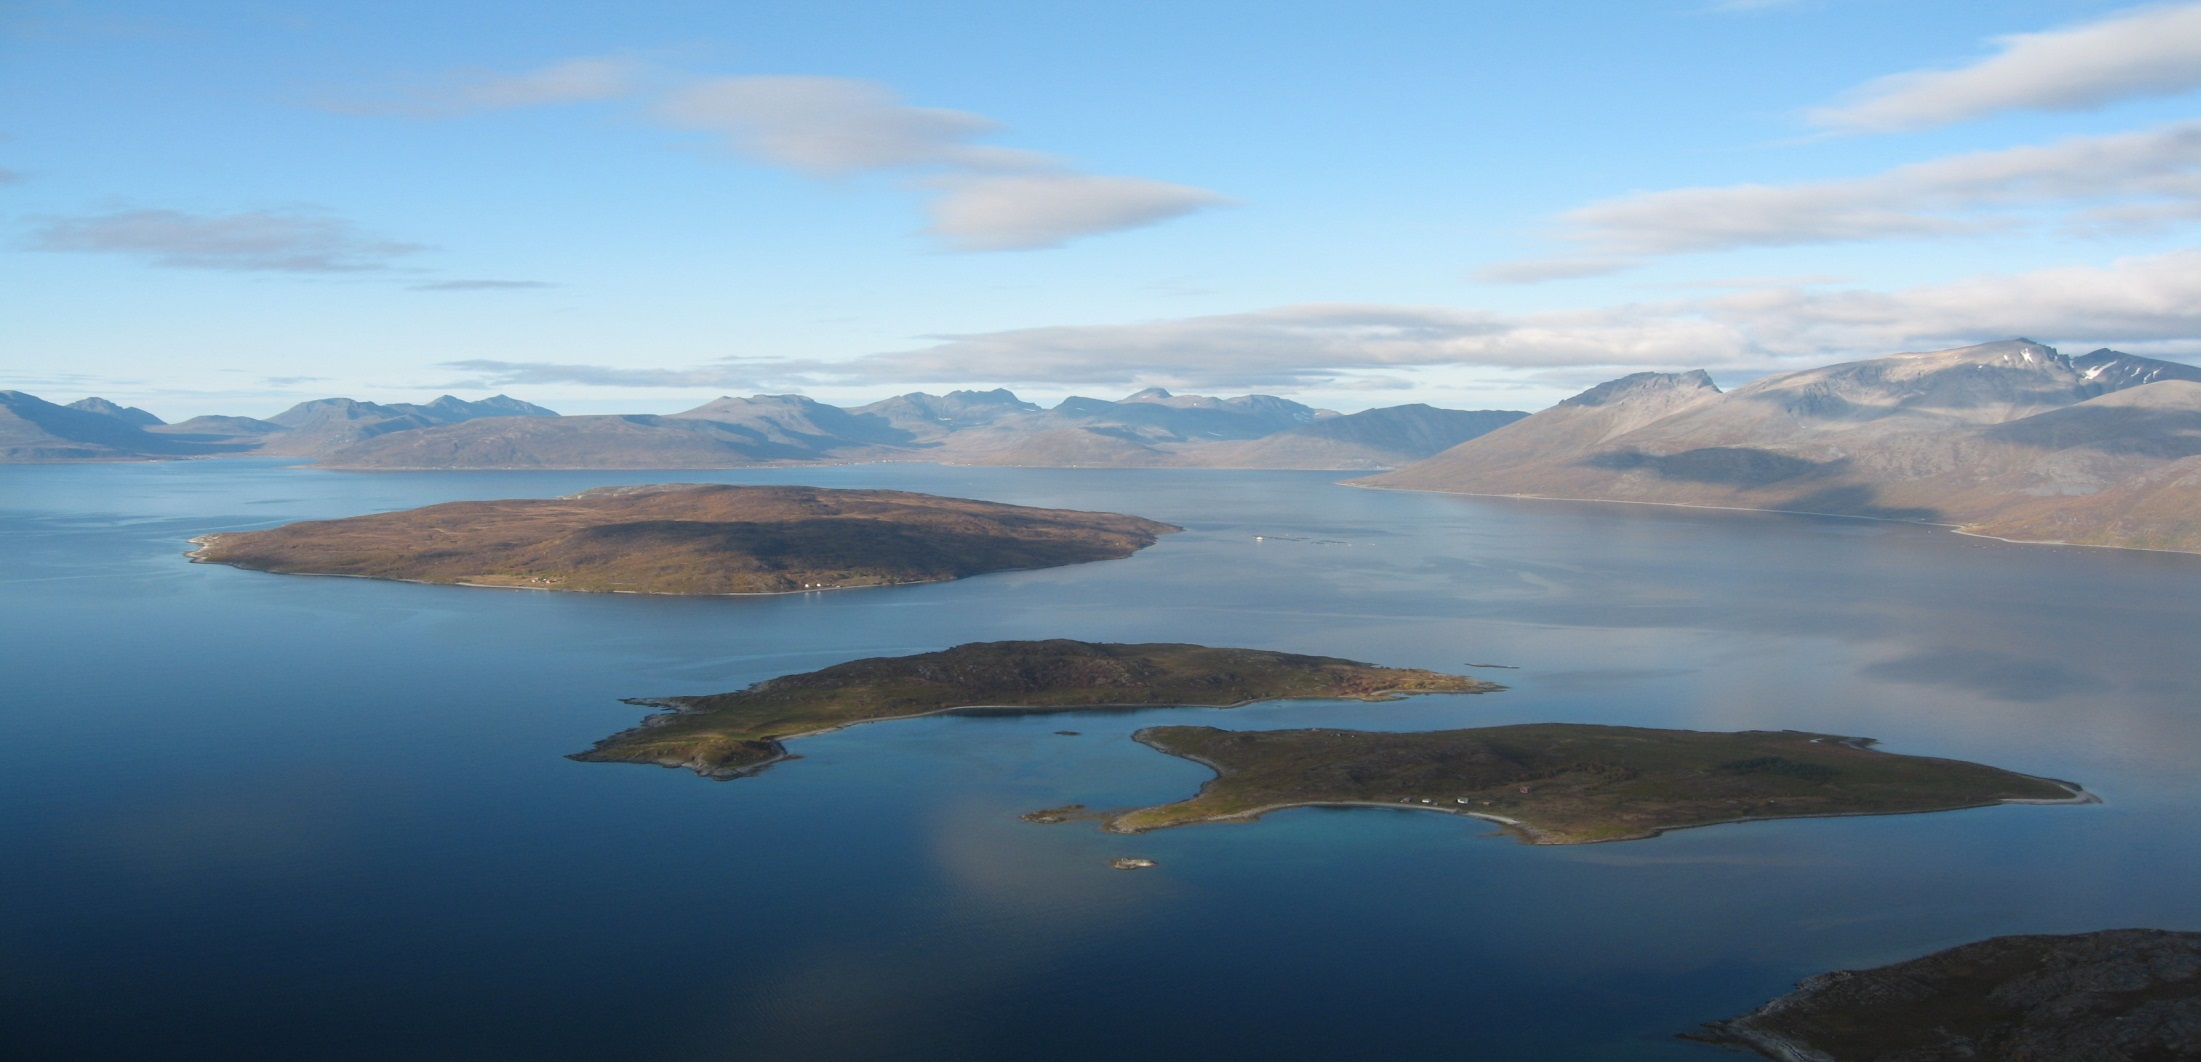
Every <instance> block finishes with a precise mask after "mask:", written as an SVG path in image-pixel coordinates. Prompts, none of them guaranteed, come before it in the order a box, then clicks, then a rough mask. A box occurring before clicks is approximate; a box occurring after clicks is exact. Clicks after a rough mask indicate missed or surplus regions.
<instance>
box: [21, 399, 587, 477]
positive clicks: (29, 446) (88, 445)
mask: <svg viewBox="0 0 2201 1062" xmlns="http://www.w3.org/2000/svg"><path fill="white" fill-rule="evenodd" d="M557 415H558V414H556V413H554V412H552V411H550V410H547V409H544V408H543V407H541V406H538V405H533V404H531V403H527V402H522V401H520V400H518V399H515V398H508V397H506V396H504V395H497V396H495V397H493V398H486V399H483V400H481V401H479V402H467V401H464V400H462V399H458V398H454V397H452V396H450V395H445V396H443V397H441V398H438V399H436V400H435V401H433V402H429V403H426V404H423V405H414V404H412V403H403V402H400V403H392V404H390V405H377V404H375V403H373V402H355V401H353V400H351V399H348V398H325V399H319V400H316V401H312V402H301V403H299V404H298V405H295V406H292V407H291V408H290V409H287V410H285V411H283V412H282V413H279V414H277V415H275V416H274V417H271V418H269V419H267V420H255V419H253V418H251V417H220V416H209V417H193V418H191V419H190V420H187V421H184V422H182V423H180V424H164V423H162V422H161V419H160V418H159V417H156V416H154V415H153V414H151V413H148V412H146V411H145V410H142V409H137V408H135V407H129V406H121V405H117V404H116V403H113V402H110V401H108V400H106V399H104V398H86V399H82V400H80V401H77V402H73V403H71V404H69V405H66V406H62V405H56V404H54V403H52V402H48V401H46V400H44V399H41V398H38V397H36V396H34V395H27V394H24V393H22V392H20V391H4V392H0V463H31V462H40V463H42V462H56V461H145V460H161V459H171V458H178V457H214V456H221V455H234V454H243V453H255V454H267V455H275V456H293V457H317V456H320V455H322V454H325V453H328V452H331V451H333V450H336V449H340V448H342V447H345V446H349V445H352V444H354V443H357V442H359V441H361V440H364V439H368V438H373V437H375V436H377V435H384V434H389V433H392V432H404V431H414V430H418V429H422V428H428V427H434V426H438V425H444V424H454V423H461V422H465V421H469V420H476V419H483V418H491V417H499V418H501V417H529V418H554V417H556V416H557Z"/></svg>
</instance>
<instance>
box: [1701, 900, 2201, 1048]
mask: <svg viewBox="0 0 2201 1062" xmlns="http://www.w3.org/2000/svg"><path fill="white" fill-rule="evenodd" d="M1685 1038H1686V1039H1691V1040H1702V1041H1705V1042H1708V1043H1717V1044H1728V1045H1733V1046H1738V1047H1746V1048H1749V1049H1750V1050H1753V1051H1756V1052H1757V1053H1759V1054H1761V1055H1764V1056H1765V1057H1767V1058H1775V1059H1840V1060H1844V1062H1848V1060H1851V1059H1857V1060H1878V1059H1886V1060H1891V1062H1892V1060H1903V1062H1957V1060H1959V1059H2041V1060H2047V1059H2165V1060H2168V1059H2179V1058H2201V933H2177V932H2171V931H2169V930H2162V929H2110V930H2103V931H2101V932H2097V933H2077V934H2073V935H2070V936H2022V937H1996V938H1995V939H1993V940H1982V941H1978V942H1976V943H1972V944H1964V945H1960V946H1958V947H1954V948H1950V949H1948V950H1947V951H1937V952H1935V953H1933V954H1931V955H1926V956H1923V957H1920V958H1916V959H1911V960H1909V961H1907V962H1899V963H1895V964H1893V965H1890V966H1881V967H1877V968H1875V969H1870V970H1837V971H1835V972H1833V973H1824V974H1819V975H1816V976H1814V977H1810V978H1806V979H1805V980H1804V981H1802V982H1801V983H1799V984H1798V985H1797V986H1796V991H1794V992H1791V993H1789V994H1788V995H1785V996H1782V997H1780V998H1779V999H1776V1000H1774V1001H1773V1002H1771V1003H1768V1004H1766V1005H1765V1006H1763V1007H1760V1008H1758V1010H1756V1011H1754V1012H1752V1013H1750V1014H1747V1015H1745V1016H1743V1017H1740V1018H1735V1019H1733V1020H1730V1021H1722V1022H1713V1023H1712V1024H1710V1025H1708V1026H1706V1027H1705V1030H1704V1031H1702V1032H1698V1033H1690V1034H1687V1035H1686V1037H1685Z"/></svg>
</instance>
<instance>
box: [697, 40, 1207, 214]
mask: <svg viewBox="0 0 2201 1062" xmlns="http://www.w3.org/2000/svg"><path fill="white" fill-rule="evenodd" d="M657 115H658V117H659V118H660V119H661V120H663V121H665V122H667V123H669V124H672V125H675V126H678V127H681V128H686V129H697V130H703V131H706V132H712V133H717V134H720V135H723V136H725V137H726V138H727V142H728V146H730V147H731V148H733V149H734V150H735V151H737V152H739V153H741V154H743V155H746V156H748V157H750V158H752V159H755V160H757V161H759V162H763V163H765V164H767V165H772V166H779V167H783V168H786V169H791V170H794V171H796V172H799V173H804V174H807V175H810V176H813V177H845V176H850V175H854V174H859V173H869V172H878V171H902V172H916V173H921V174H926V176H925V177H923V178H922V179H920V180H919V181H917V182H916V186H917V187H920V188H924V189H927V190H929V191H931V192H932V193H933V200H932V202H931V203H930V204H928V205H927V208H926V209H927V211H928V212H929V213H930V214H931V216H932V225H931V226H930V227H929V228H928V229H927V231H928V232H930V233H932V234H933V235H935V236H938V237H940V238H942V239H943V240H944V241H946V242H947V244H948V245H949V246H951V247H953V248H955V249H957V250H962V251H1023V250H1036V249H1040V248H1047V247H1060V246H1062V245H1063V244H1065V243H1067V242H1069V241H1071V240H1073V239H1077V238H1079V237H1083V236H1092V235H1097V234H1100V233H1107V232H1120V231H1122V230H1125V229H1132V228H1138V227H1141V226H1145V225H1152V224H1156V223H1158V222H1162V221H1167V220H1169V219H1170V218H1174V217H1181V216H1183V215H1185V214H1189V213H1191V212H1193V211H1195V210H1200V209H1202V208H1205V207H1210V206H1217V205H1220V204H1223V203H1226V202H1228V200H1226V199H1225V198H1224V197H1223V196H1220V195H1217V194H1216V193H1214V192H1210V191H1207V190H1206V189H1202V188H1193V187H1190V186H1188V185H1181V184H1170V183H1168V182H1165V181H1154V180H1147V179H1144V178H1139V177H1110V176H1101V175H1096V174H1088V173H1079V172H1076V171H1073V170H1071V169H1068V168H1067V167H1065V166H1063V164H1062V163H1061V162H1060V160H1058V159H1055V158H1054V157H1052V156H1049V155H1045V154H1041V153H1039V152H1034V151H1022V150H1018V149H1015V148H1004V147H997V146H994V145H990V144H981V143H976V142H975V141H976V140H977V139H978V138H979V137H982V136H985V135H988V134H991V133H995V132H998V131H1000V129H1001V124H1000V123H998V122H996V121H994V120H993V119H990V118H987V117H985V116H983V115H977V114H972V113H970V112H968V111H954V110H943V109H939V108H933V107H912V106H909V105H908V104H905V103H903V102H902V101H901V100H900V98H899V97H897V96H896V95H895V94H894V92H893V91H892V90H890V89H888V88H887V87H886V86H884V85H878V84H874V83H872V82H868V81H857V80H853V79H850V78H838V77H725V78H715V79H712V80H709V81H704V82H700V83H698V84H695V85H691V86H689V87H688V88H685V89H682V90H680V91H678V92H675V93H673V94H672V95H671V96H668V97H667V98H666V99H665V101H664V102H663V103H662V104H661V105H659V107H658V108H657Z"/></svg>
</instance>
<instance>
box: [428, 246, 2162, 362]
mask: <svg viewBox="0 0 2201 1062" xmlns="http://www.w3.org/2000/svg"><path fill="white" fill-rule="evenodd" d="M1805 279H1807V280H1815V279H1819V278H1805ZM2021 335H2022V336H2027V337H2030V338H2033V339H2037V340H2041V341H2043V342H2049V343H2057V342H2064V343H2071V342H2079V343H2105V344H2119V345H2126V346H2137V347H2141V348H2154V349H2161V348H2163V347H2164V346H2166V345H2168V346H2174V347H2182V348H2183V349H2188V350H2191V349H2201V250H2183V251H2176V252H2172V253H2169V254H2163V255H2157V256H2153V257H2146V258H2130V259H2122V260H2119V261H2117V262H2114V263H2112V264H2110V265H2109V266H2106V267H2096V266H2073V267H2069V268H2062V269H2049V270H2040V271H2036V272H2029V273H2019V274H2010V275H1991V276H1980V277H1973V278H1969V279H1966V280H1961V281H1958V282H1955V283H1949V284H1934V285H1923V286H1919V287H1912V288H1905V289H1900V290H1897V291H1890V292H1879V291H1864V290H1854V289H1853V290H1836V291H1817V290H1807V289H1805V288H1803V287H1799V286H1772V287H1754V288H1749V289H1746V290H1741V291H1735V292H1730V293H1726V294H1721V295H1716V296H1709V297H1703V298H1693V299H1676V300H1666V301H1660V302H1645V303H1630V304H1624V305H1618V306H1607V307H1593V308H1587V309H1577V310H1561V311H1549V312H1541V313H1529V314H1499V313H1491V312H1484V311H1477V310H1463V309H1455V308H1448V307H1434V306H1385V305H1371V304H1336V303H1319V304H1306V305H1297V306H1282V307H1275V308H1271V309H1265V310H1256V311H1251V312H1247V313H1235V314H1217V315H1211V316H1203V317H1188V318H1179V319H1174V320H1163V321H1148V322H1140V323H1134V324H1109V325H1063V326H1054V327H1046V328H1024V329H1014V330H1009V331H1001V332H986V333H975V334H969V335H950V336H940V337H936V338H937V339H938V342H936V343H934V344H933V345H931V346H928V347H923V348H920V349H915V350H906V351H893V352H886V353H880V354H873V355H870V356H867V357H862V358H857V359H854V360H851V361H841V362H822V361H793V360H782V361H774V360H768V359H757V360H745V361H742V362H739V363H731V362H726V363H720V364H717V365H712V366H703V367H698V368H692V369H625V368H615V367H608V366H594V365H567V364H546V363H528V362H499V361H467V362H456V363H452V367H455V368H462V369H467V370H470V371H474V372H479V373H482V374H484V375H483V377H482V379H481V380H480V381H476V382H478V383H479V384H481V385H483V386H506V385H515V384H549V383H580V384H594V385H599V386H607V387H672V388H681V387H735V388H740V387H763V386H780V387H786V386H804V385H814V384H820V383H830V384H834V385H841V386H847V385H886V384H894V385H911V384H914V385H959V384H984V385H988V386H994V385H1011V386H1017V385H1028V384H1038V385H1058V386H1059V385H1105V386H1119V387H1121V386H1148V385H1156V384H1158V385H1161V386H1167V387H1186V388H1202V389H1223V390H1230V389H1240V388H1252V387H1270V388H1284V389H1292V388H1302V387H1324V388H1331V389H1339V388H1348V389H1349V388H1354V387H1362V386H1368V387H1388V386H1393V385H1395V380H1396V378H1397V377H1398V376H1399V375H1400V374H1401V373H1411V372H1417V371H1421V370H1439V369H1460V368H1493V369H1527V370H1619V371H1637V370H1641V369H1647V368H1668V369H1679V368H1712V369H1732V370H1737V371H1753V372H1757V371H1771V370H1779V369H1791V368H1800V367H1805V366H1811V365H1820V364H1825V363H1828V362H1832V361H1840V360H1846V359H1851V358H1859V357H1871V356H1876V355H1880V354H1887V353H1892V352H1894V351H1898V350H1926V349H1937V348H1940V347H1949V346H1959V345H1964V344H1968V343H1975V342H1983V341H1987V340H1994V339H2007V338H2010V337H2013V336H2021Z"/></svg>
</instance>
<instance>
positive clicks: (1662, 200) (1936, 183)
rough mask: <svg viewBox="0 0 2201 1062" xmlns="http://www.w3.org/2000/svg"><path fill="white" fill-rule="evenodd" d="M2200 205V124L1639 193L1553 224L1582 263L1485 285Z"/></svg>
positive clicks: (2175, 216) (2177, 211)
mask: <svg viewBox="0 0 2201 1062" xmlns="http://www.w3.org/2000/svg"><path fill="white" fill-rule="evenodd" d="M2197 204H2201V122H2180V123H2175V124H2172V125H2168V126H2162V127H2159V128H2156V129H2149V130H2142V131H2139V132H2131V133H2117V134H2113V135H2107V136H2082V137H2072V138H2070V139H2067V140H2061V141H2057V142H2055V143H2052V144H2040V145H2028V146H2025V147H2016V148H2006V149H2002V150H1997V151H1980V152H1972V153H1969V154H1963V155H1952V156H1949V157H1946V158H1940V159H1933V160H1930V161H1927V162H1919V163H1912V164H1910V165H1907V166H1899V167H1896V168H1895V169H1892V170H1888V171H1886V172H1884V173H1879V174H1875V175H1873V176H1870V177H1858V178H1848V179H1842V180H1826V181H1803V182H1798V183H1794V184H1737V185H1725V186H1720V187H1710V188H1677V189H1671V190H1667V191H1661V192H1642V193H1637V194H1635V195H1629V196H1622V197H1620V198H1617V199H1608V200H1605V201H1603V202H1597V203H1591V204H1589V205H1587V206H1583V207H1578V208H1576V209H1574V210H1571V211H1568V212H1567V213H1565V214H1562V215H1561V220H1562V221H1563V222H1564V223H1565V224H1566V226H1567V231H1565V232H1563V233H1562V236H1563V237H1564V238H1566V239H1568V240H1570V241H1572V242H1575V243H1578V244H1582V245H1585V246H1586V247H1588V248H1589V249H1590V250H1591V251H1592V252H1594V253H1593V254H1591V255H1588V256H1580V257H1572V258H1557V259H1533V260H1529V261H1524V262H1510V263H1501V264H1499V265H1496V266H1492V267H1490V268H1489V269H1486V270H1485V271H1484V275H1485V276H1490V277H1495V278H1500V279H1514V280H1535V279H1549V278H1550V277H1554V276H1579V275H1585V274H1584V273H1582V272H1576V271H1573V270H1574V269H1575V264H1576V263H1582V264H1584V267H1585V268H1589V269H1591V271H1597V272H1606V271H1610V270H1609V269H1598V268H1595V267H1596V266H1597V265H1598V264H1599V263H1604V264H1607V265H1610V266H1611V267H1612V268H1615V269H1617V268H1622V267H1624V266H1626V265H1628V264H1630V262H1629V259H1631V258H1635V257H1640V256H1645V255H1663V254H1680V253H1687V252H1697V251H1719V250H1728V249H1732V248H1738V247H1779V246H1792V245H1798V244H1808V243H1828V242H1841V241H1860V240H1877V239H1888V238H1897V237H1915V236H1934V235H1946V234H1950V233H1964V232H1976V231H1982V230H1987V229H1993V228H2000V227H2006V226H2009V225H2012V224H2017V223H2019V215H2020V213H2021V212H2023V211H2025V210H2029V209H2032V208H2038V207H2043V206H2046V207H2050V208H2061V209H2067V210H2078V211H2080V213H2078V214H2076V215H2074V217H2075V218H2076V219H2077V220H2081V221H2085V220H2087V219H2089V218H2099V219H2101V220H2104V221H2114V222H2116V223H2117V224H2119V225H2121V226H2123V227H2125V228H2127V229H2130V228H2135V227H2140V226H2144V225H2150V224H2152V225H2155V226H2158V227H2159V226H2161V225H2164V224H2168V223H2171V222H2174V221H2177V220H2180V219H2183V218H2185V217H2189V216H2191V213H2192V210H2193V208H2194V207H2195V206H2196V205H2197Z"/></svg>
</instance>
